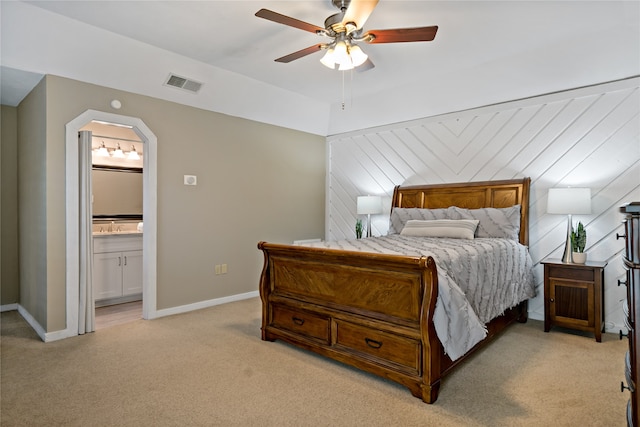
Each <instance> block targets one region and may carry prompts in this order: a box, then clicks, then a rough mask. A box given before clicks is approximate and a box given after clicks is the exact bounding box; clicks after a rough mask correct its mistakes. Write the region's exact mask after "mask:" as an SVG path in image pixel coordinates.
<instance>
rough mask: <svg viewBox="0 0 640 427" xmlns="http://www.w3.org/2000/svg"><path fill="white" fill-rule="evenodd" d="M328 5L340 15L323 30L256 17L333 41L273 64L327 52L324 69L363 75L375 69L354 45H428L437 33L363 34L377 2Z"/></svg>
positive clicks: (342, 0) (274, 16)
mask: <svg viewBox="0 0 640 427" xmlns="http://www.w3.org/2000/svg"><path fill="white" fill-rule="evenodd" d="M331 3H332V4H333V5H334V6H335V7H337V8H338V9H339V10H340V12H338V13H336V14H335V15H331V16H329V17H328V18H327V19H326V20H325V21H324V28H322V27H319V26H317V25H313V24H309V23H307V22H304V21H300V20H298V19H295V18H291V17H289V16H286V15H281V14H279V13H277V12H273V11H271V10H268V9H260V10H259V11H258V12H257V13H256V16H257V17H259V18H263V19H267V20H269V21H273V22H276V23H278V24H284V25H288V26H290V27H294V28H298V29H300V30H304V31H309V32H311V33H315V34H317V35H319V36H323V37H329V38H331V39H333V40H331V41H330V42H328V43H318V44H315V45H313V46H309V47H307V48H305V49H302V50H299V51H297V52H293V53H290V54H289V55H285V56H283V57H281V58H278V59H276V60H275V61H276V62H284V63H288V62H291V61H294V60H296V59H300V58H302V57H304V56H307V55H310V54H312V53H315V52H317V51H319V50H326V51H327V52H326V54H325V55H324V56H323V58H322V59H321V60H320V62H322V63H323V64H324V65H326V66H327V67H329V68H333V69H335V68H337V69H338V70H342V71H344V70H350V69H353V68H354V67H360V68H358V70H362V71H364V70H368V69H370V68H373V67H374V65H373V63H372V62H371V60H369V59H368V56H367V55H366V54H365V53H364V52H363V51H362V49H360V47H359V46H358V45H357V43H358V42H365V43H403V42H427V41H431V40H433V39H434V38H435V36H436V32H437V31H438V27H437V26H431V27H414V28H396V29H390V30H368V31H364V30H363V28H362V27H363V26H364V23H365V22H366V21H367V18H369V15H371V12H373V9H374V8H375V7H376V5H377V4H378V0H331Z"/></svg>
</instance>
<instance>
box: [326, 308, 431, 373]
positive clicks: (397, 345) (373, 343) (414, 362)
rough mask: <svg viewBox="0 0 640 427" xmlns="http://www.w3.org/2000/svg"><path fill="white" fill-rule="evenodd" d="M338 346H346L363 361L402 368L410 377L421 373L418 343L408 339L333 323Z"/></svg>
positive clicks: (342, 322) (356, 326) (349, 323)
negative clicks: (370, 360)
mask: <svg viewBox="0 0 640 427" xmlns="http://www.w3.org/2000/svg"><path fill="white" fill-rule="evenodd" d="M336 324H337V328H336V331H337V333H336V338H335V340H336V341H335V345H336V346H337V347H346V349H347V350H348V351H350V352H355V353H359V354H360V355H361V356H362V357H364V358H366V359H371V358H373V360H374V361H375V362H377V363H380V364H384V365H387V366H388V365H389V362H392V363H393V364H397V365H398V366H393V367H394V368H398V367H402V370H406V371H407V372H408V373H410V374H413V375H420V372H421V360H420V354H421V346H420V342H419V341H417V340H414V339H411V338H406V337H401V336H399V335H395V334H390V333H387V332H382V331H379V330H376V329H371V328H367V327H365V326H361V325H356V324H354V323H351V322H345V321H336Z"/></svg>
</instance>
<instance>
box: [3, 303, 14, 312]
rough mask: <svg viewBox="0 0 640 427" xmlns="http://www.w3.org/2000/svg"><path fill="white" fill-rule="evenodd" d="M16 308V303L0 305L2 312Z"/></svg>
mask: <svg viewBox="0 0 640 427" xmlns="http://www.w3.org/2000/svg"><path fill="white" fill-rule="evenodd" d="M17 309H18V304H17V303H13V304H5V305H0V313H4V312H5V311H14V310H17Z"/></svg>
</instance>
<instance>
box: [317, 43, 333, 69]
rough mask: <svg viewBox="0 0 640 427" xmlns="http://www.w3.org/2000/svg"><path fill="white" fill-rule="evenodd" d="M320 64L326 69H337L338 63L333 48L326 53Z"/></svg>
mask: <svg viewBox="0 0 640 427" xmlns="http://www.w3.org/2000/svg"><path fill="white" fill-rule="evenodd" d="M320 62H321V63H322V65H324V66H325V67H328V68H331V69H334V68H335V67H336V61H335V59H334V50H333V48H329V49H327V53H325V54H324V55H323V56H322V59H321V60H320Z"/></svg>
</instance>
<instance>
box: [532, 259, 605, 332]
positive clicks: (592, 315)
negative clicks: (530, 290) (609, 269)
mask: <svg viewBox="0 0 640 427" xmlns="http://www.w3.org/2000/svg"><path fill="white" fill-rule="evenodd" d="M541 264H543V265H544V331H545V332H549V330H550V329H551V326H554V325H555V326H562V327H565V328H571V329H578V330H581V331H586V332H593V333H594V335H595V338H596V341H597V342H600V341H601V340H602V330H603V328H604V268H605V267H606V265H607V263H606V262H597V261H587V262H586V263H584V264H570V263H563V262H562V261H560V260H559V259H550V258H547V259H544V260H542V261H541Z"/></svg>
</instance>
